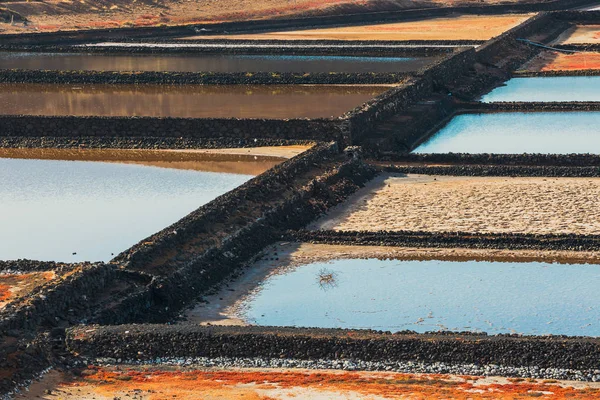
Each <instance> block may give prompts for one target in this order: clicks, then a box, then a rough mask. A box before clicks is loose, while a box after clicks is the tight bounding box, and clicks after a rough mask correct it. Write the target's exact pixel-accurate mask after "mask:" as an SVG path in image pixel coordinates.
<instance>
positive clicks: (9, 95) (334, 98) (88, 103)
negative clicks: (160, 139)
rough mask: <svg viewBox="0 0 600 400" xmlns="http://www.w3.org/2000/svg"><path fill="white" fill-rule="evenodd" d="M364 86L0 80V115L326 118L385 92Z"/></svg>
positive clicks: (386, 88) (340, 113)
mask: <svg viewBox="0 0 600 400" xmlns="http://www.w3.org/2000/svg"><path fill="white" fill-rule="evenodd" d="M390 88H391V86H384V85H381V86H366V85H176V86H168V85H150V84H149V85H91V84H86V85H63V84H60V85H54V84H28V83H23V84H21V83H18V84H0V115H75V116H144V117H180V118H275V119H277V118H279V119H282V118H328V117H332V116H340V115H342V114H344V113H345V112H347V111H350V110H352V109H354V108H355V107H357V106H359V105H361V104H363V103H365V102H366V101H368V100H371V99H372V98H373V97H376V96H378V95H380V94H381V93H383V92H385V91H386V90H389V89H390Z"/></svg>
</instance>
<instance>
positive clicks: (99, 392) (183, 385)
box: [33, 367, 600, 400]
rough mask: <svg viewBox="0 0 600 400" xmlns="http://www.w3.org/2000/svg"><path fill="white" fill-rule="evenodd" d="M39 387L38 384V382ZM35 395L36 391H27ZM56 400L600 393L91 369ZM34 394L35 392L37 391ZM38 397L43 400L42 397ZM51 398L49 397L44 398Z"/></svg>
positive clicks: (437, 381) (454, 381)
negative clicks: (131, 395) (133, 395)
mask: <svg viewBox="0 0 600 400" xmlns="http://www.w3.org/2000/svg"><path fill="white" fill-rule="evenodd" d="M42 383H43V381H42ZM33 389H36V388H33ZM52 389H55V390H53V391H54V392H55V394H53V396H57V395H58V396H59V397H61V398H65V399H69V398H82V399H86V398H102V399H104V398H114V397H119V396H126V397H129V396H127V395H128V394H135V397H136V398H139V399H150V400H159V399H160V400H162V399H172V398H177V399H197V398H198V394H199V393H202V398H207V399H216V398H219V399H231V398H243V399H256V400H259V399H262V400H266V399H281V398H290V397H297V398H311V397H312V398H314V397H319V398H328V399H329V398H335V399H337V398H339V399H345V398H349V397H351V398H357V399H367V398H370V399H373V398H386V399H406V398H410V399H440V398H444V399H465V400H466V399H520V398H533V397H536V398H544V399H562V398H577V399H582V400H585V399H597V398H598V396H600V389H599V388H597V387H591V386H588V385H586V384H578V385H570V384H565V383H564V382H563V383H560V384H559V382H556V381H541V380H537V381H535V380H527V381H526V380H522V379H503V378H481V377H464V376H462V377H461V376H447V375H424V374H418V375H417V374H397V373H382V372H379V373H373V372H339V371H305V370H296V371H293V370H285V371H271V370H185V371H182V370H178V369H173V370H170V371H166V370H157V369H144V368H136V369H134V368H130V369H128V368H122V369H120V370H118V369H115V368H110V369H103V368H95V367H91V368H89V369H87V370H85V371H83V373H82V376H81V377H79V378H72V379H71V380H67V381H65V380H63V381H62V382H61V383H59V384H58V385H57V386H56V387H54V388H52ZM37 390H40V387H38V388H37ZM42 397H44V396H42ZM44 398H54V397H51V396H49V397H44Z"/></svg>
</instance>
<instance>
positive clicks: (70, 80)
mask: <svg viewBox="0 0 600 400" xmlns="http://www.w3.org/2000/svg"><path fill="white" fill-rule="evenodd" d="M411 74H412V73H411V72H397V73H396V72H395V73H379V72H377V73H375V72H373V73H345V72H321V73H316V72H313V73H306V74H304V73H287V72H278V73H275V72H273V73H271V72H253V73H246V72H239V73H219V72H154V71H142V72H135V73H132V72H113V71H38V70H21V69H12V70H0V83H23V82H27V83H51V84H61V83H63V84H115V85H126V84H129V85H131V84H145V83H151V84H161V85H309V84H310V85H341V84H344V85H346V84H372V85H375V84H389V83H398V82H400V81H402V80H403V79H405V78H407V77H409V76H411Z"/></svg>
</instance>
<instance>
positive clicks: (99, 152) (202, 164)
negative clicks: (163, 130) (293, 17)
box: [0, 146, 310, 175]
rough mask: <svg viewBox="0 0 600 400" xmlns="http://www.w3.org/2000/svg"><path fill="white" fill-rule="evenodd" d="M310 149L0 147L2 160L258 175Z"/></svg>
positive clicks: (290, 147)
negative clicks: (49, 161)
mask: <svg viewBox="0 0 600 400" xmlns="http://www.w3.org/2000/svg"><path fill="white" fill-rule="evenodd" d="M309 148H310V146H281V147H255V148H244V149H235V148H234V149H197V150H115V149H110V150H106V149H10V148H0V158H21V159H41V160H67V161H96V162H116V163H127V164H138V165H146V166H151V167H161V168H174V169H187V170H194V171H208V172H226V173H244V174H252V175H258V174H261V173H263V172H264V171H266V170H268V169H269V168H272V167H273V166H275V165H277V164H279V163H281V162H283V161H285V160H286V159H287V158H291V157H294V156H296V155H298V154H300V153H301V152H303V151H305V150H307V149H309Z"/></svg>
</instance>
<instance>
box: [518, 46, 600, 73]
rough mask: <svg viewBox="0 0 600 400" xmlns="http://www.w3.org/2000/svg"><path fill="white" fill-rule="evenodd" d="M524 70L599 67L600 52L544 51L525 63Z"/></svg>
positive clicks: (575, 69)
mask: <svg viewBox="0 0 600 400" xmlns="http://www.w3.org/2000/svg"><path fill="white" fill-rule="evenodd" d="M521 69H522V70H524V71H533V72H536V71H578V70H586V69H600V53H596V52H581V53H572V54H565V53H558V52H555V51H544V52H542V53H540V54H538V55H537V56H536V57H534V58H533V59H532V60H531V61H529V62H528V63H526V64H525V65H524V66H523V67H522V68H521Z"/></svg>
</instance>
